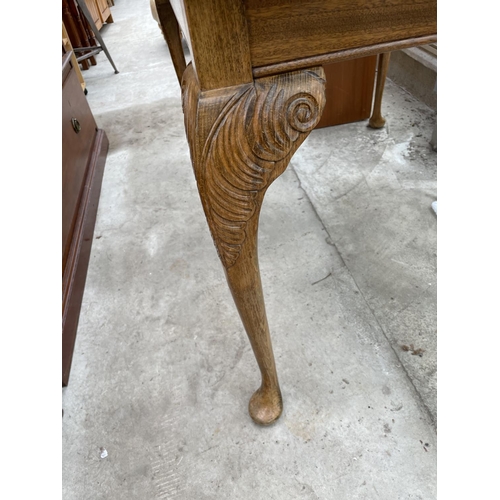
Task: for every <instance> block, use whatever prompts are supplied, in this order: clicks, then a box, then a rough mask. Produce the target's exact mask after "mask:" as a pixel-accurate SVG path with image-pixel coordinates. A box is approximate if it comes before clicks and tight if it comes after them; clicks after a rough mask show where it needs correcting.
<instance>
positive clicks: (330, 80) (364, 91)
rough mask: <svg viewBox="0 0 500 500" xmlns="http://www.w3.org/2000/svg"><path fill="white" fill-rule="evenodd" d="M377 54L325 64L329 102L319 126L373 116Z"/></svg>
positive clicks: (327, 99)
mask: <svg viewBox="0 0 500 500" xmlns="http://www.w3.org/2000/svg"><path fill="white" fill-rule="evenodd" d="M376 65H377V56H369V57H362V58H359V59H352V60H349V61H341V62H338V63H333V64H326V65H325V66H323V69H324V70H325V75H326V104H325V109H324V111H323V115H322V116H321V120H320V121H319V123H318V124H317V125H316V128H322V127H331V126H333V125H340V124H343V123H351V122H356V121H361V120H366V119H367V118H369V116H370V112H371V109H372V100H373V86H374V83H375V69H376Z"/></svg>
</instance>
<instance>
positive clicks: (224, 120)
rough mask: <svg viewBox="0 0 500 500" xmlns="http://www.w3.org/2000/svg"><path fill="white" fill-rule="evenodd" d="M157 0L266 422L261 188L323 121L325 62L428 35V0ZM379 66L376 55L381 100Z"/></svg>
mask: <svg viewBox="0 0 500 500" xmlns="http://www.w3.org/2000/svg"><path fill="white" fill-rule="evenodd" d="M155 1H156V10H157V14H158V19H159V24H160V25H161V28H162V31H163V34H164V36H165V39H166V41H167V43H168V45H169V49H170V53H171V56H172V60H173V64H174V67H175V71H176V73H177V77H178V79H179V83H180V84H181V87H182V102H183V109H184V117H185V118H184V119H185V128H186V135H187V139H188V142H189V147H190V153H191V160H192V164H193V169H194V174H195V177H196V181H197V185H198V190H199V193H200V198H201V202H202V205H203V209H204V211H205V215H206V218H207V222H208V226H209V228H210V232H211V234H212V237H213V240H214V243H215V247H216V249H217V252H218V254H219V257H220V260H221V262H222V265H223V267H224V270H225V273H226V278H227V282H228V285H229V288H230V290H231V293H232V295H233V298H234V302H235V304H236V307H237V309H238V312H239V314H240V317H241V320H242V322H243V325H244V327H245V330H246V332H247V335H248V338H249V339H250V343H251V345H252V348H253V351H254V354H255V357H256V360H257V363H258V365H259V368H260V372H261V375H262V383H261V386H260V388H259V389H258V390H257V391H256V392H255V393H254V394H253V396H252V397H251V399H250V403H249V412H250V416H251V417H252V419H253V420H254V421H255V422H256V423H258V424H262V425H267V424H270V423H272V422H274V421H275V420H277V419H278V418H279V416H280V415H281V412H282V409H283V401H282V396H281V390H280V387H279V383H278V375H277V372H276V365H275V361H274V355H273V350H272V344H271V337H270V334H269V326H268V322H267V317H266V311H265V305H264V299H263V294H262V285H261V280H260V270H259V263H258V254H257V233H258V225H259V213H260V209H261V206H262V202H263V200H264V195H265V192H266V190H267V188H268V187H269V186H270V184H271V183H272V182H273V181H274V179H276V178H277V177H278V176H279V175H281V174H282V173H283V172H284V171H285V169H286V167H287V166H288V164H289V162H290V159H291V157H292V156H293V154H294V153H295V151H296V150H297V148H298V147H299V146H300V145H301V144H302V142H303V141H304V140H305V139H306V137H307V136H308V135H309V133H310V132H311V130H312V129H313V128H314V127H315V126H316V124H317V122H318V121H319V119H320V117H321V113H322V111H323V107H324V104H325V92H324V88H325V79H324V72H323V68H322V65H323V64H327V63H331V62H335V61H340V60H346V59H352V58H356V57H362V56H366V55H373V54H385V53H389V52H391V51H393V50H398V49H403V48H407V47H412V46H416V45H421V44H428V43H432V42H435V41H436V39H437V37H436V32H437V20H436V17H437V14H436V0H413V1H412V2H408V0H310V1H308V2H304V1H302V0H155ZM180 30H182V33H183V34H184V35H185V37H186V39H187V42H188V45H189V48H190V51H191V55H192V64H189V65H188V66H186V62H185V59H184V53H183V50H182V43H181V36H180ZM387 64H388V56H384V57H380V62H379V65H380V66H379V75H378V84H377V93H379V92H380V96H379V97H378V98H377V99H376V102H378V103H380V100H381V92H382V90H383V81H384V80H385V72H386V69H387ZM376 106H378V110H377V109H375V110H374V116H373V117H372V119H373V121H372V122H371V125H372V126H374V127H380V126H383V122H382V121H381V120H383V118H382V117H381V116H380V104H378V105H376Z"/></svg>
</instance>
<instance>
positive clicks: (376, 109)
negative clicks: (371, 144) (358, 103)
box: [368, 52, 391, 128]
mask: <svg viewBox="0 0 500 500" xmlns="http://www.w3.org/2000/svg"><path fill="white" fill-rule="evenodd" d="M390 58H391V53H390V52H386V53H384V54H380V55H379V58H378V70H377V84H376V86H375V98H374V101H373V112H372V116H371V117H370V121H369V122H368V125H369V126H370V127H371V128H382V127H383V126H384V125H385V118H384V117H383V116H382V96H383V94H384V86H385V79H386V78H387V69H388V68H389V61H390Z"/></svg>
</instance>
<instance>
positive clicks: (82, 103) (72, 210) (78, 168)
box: [62, 70, 97, 272]
mask: <svg viewBox="0 0 500 500" xmlns="http://www.w3.org/2000/svg"><path fill="white" fill-rule="evenodd" d="M75 126H76V127H77V130H78V128H79V131H78V132H76V131H75ZM96 129H97V126H96V123H95V120H94V117H93V116H92V112H91V110H90V107H89V105H88V103H87V99H86V97H85V95H84V93H83V91H82V87H81V85H80V82H79V81H78V77H77V75H76V73H75V71H74V70H71V71H70V73H69V75H68V76H67V78H66V79H65V81H64V84H63V90H62V264H63V272H64V267H65V263H66V259H67V256H68V251H69V247H70V245H71V238H72V233H73V226H74V223H75V220H76V216H77V213H78V207H79V203H80V197H81V193H82V189H83V185H84V182H85V177H86V173H87V166H88V161H89V156H90V153H91V149H92V144H93V142H94V138H95V135H96Z"/></svg>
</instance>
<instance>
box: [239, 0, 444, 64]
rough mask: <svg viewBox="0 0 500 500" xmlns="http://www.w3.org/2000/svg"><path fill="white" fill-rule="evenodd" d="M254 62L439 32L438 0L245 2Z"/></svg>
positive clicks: (267, 0)
mask: <svg viewBox="0 0 500 500" xmlns="http://www.w3.org/2000/svg"><path fill="white" fill-rule="evenodd" d="M244 3H245V15H246V17H247V22H248V32H249V44H250V52H251V59H252V66H254V67H259V66H266V65H271V64H276V63H283V62H285V61H293V60H295V59H301V58H307V57H311V56H318V55H320V54H327V53H330V52H336V51H340V50H346V49H354V48H359V47H365V46H367V45H374V44H377V43H386V42H391V41H398V40H404V39H408V38H414V37H421V36H427V35H435V34H436V32H437V14H436V5H437V2H436V0H412V1H411V2H409V1H408V0H309V1H308V2H304V1H302V0H245V1H244Z"/></svg>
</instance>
